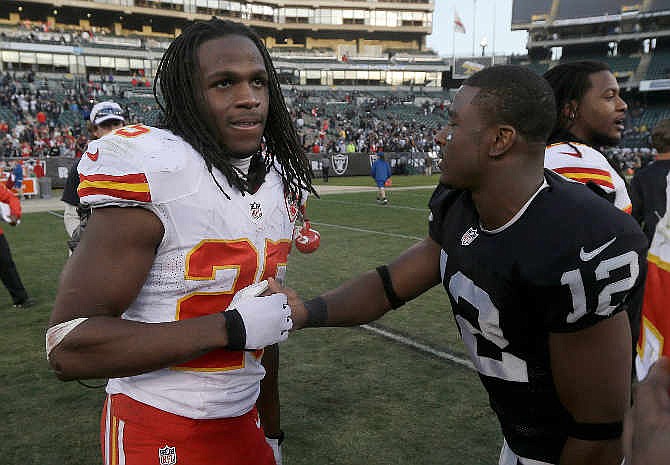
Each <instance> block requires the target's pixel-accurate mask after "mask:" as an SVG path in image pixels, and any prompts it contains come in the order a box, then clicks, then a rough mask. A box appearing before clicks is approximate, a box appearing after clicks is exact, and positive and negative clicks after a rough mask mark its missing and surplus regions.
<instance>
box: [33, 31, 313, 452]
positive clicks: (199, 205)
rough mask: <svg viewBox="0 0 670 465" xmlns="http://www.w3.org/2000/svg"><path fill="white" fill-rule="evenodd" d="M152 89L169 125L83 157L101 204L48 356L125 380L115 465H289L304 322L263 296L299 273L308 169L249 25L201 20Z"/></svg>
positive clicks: (89, 200) (67, 275)
mask: <svg viewBox="0 0 670 465" xmlns="http://www.w3.org/2000/svg"><path fill="white" fill-rule="evenodd" d="M154 94H155V95H156V98H157V100H158V102H159V105H160V106H161V109H162V119H161V128H156V127H148V126H144V125H141V124H136V125H130V126H126V127H124V128H121V129H117V130H116V131H114V132H112V133H111V134H108V135H106V136H104V137H102V138H100V139H98V140H96V141H94V142H92V143H91V144H90V145H89V147H88V151H87V154H86V156H85V157H84V158H82V161H81V163H80V165H79V174H80V185H79V195H80V198H81V201H82V203H83V204H85V205H89V206H90V207H92V209H93V213H92V215H91V218H90V220H89V223H88V226H87V232H86V234H85V235H84V237H83V240H82V242H81V243H80V245H79V247H78V248H77V249H76V251H75V252H74V254H73V255H72V257H71V258H70V260H69V261H68V262H67V264H66V266H65V269H64V271H63V274H62V277H61V283H60V286H59V290H58V293H57V296H56V302H55V304H54V308H53V312H52V315H51V320H50V322H49V329H48V330H47V340H46V349H47V357H48V358H49V361H50V363H51V366H52V367H53V369H54V370H55V372H56V374H57V375H58V377H59V378H61V379H64V380H69V379H85V378H101V377H105V378H109V382H108V384H107V389H106V390H107V394H108V395H107V398H106V402H105V407H104V411H103V418H102V423H101V443H102V444H101V445H102V455H103V459H104V463H105V464H118V463H125V464H127V465H145V464H148V463H166V464H167V463H185V464H189V465H205V464H207V465H211V464H213V463H216V464H223V465H226V464H248V465H259V464H260V465H273V464H275V463H281V453H280V450H279V442H280V441H281V436H282V434H281V430H280V429H279V406H278V393H277V382H276V379H277V378H276V375H277V361H278V358H277V357H278V353H277V351H276V344H277V343H278V342H281V341H283V340H285V339H286V338H287V337H288V330H289V328H290V327H291V324H292V322H291V318H290V308H289V307H288V305H287V300H286V298H285V297H284V296H282V295H267V293H265V295H262V294H263V292H264V290H265V289H266V287H267V282H268V281H269V282H272V281H273V280H274V279H278V280H280V281H281V280H282V279H283V277H284V276H285V272H286V262H287V256H288V253H289V250H290V248H291V243H292V242H291V241H292V237H293V232H294V226H295V225H294V223H295V220H296V217H297V216H298V214H299V213H300V209H301V208H304V203H305V200H306V197H307V194H308V193H309V192H314V191H313V188H312V185H311V177H310V172H309V167H308V164H307V162H306V159H305V156H304V153H303V151H302V147H301V146H300V144H299V142H298V138H297V136H296V133H295V130H294V128H293V125H292V124H291V119H290V116H289V114H288V111H287V109H286V106H285V103H284V99H283V97H282V94H281V89H280V87H279V82H278V79H277V76H276V73H275V70H274V67H273V64H272V62H271V59H270V56H269V54H268V52H267V50H266V48H265V47H264V45H263V43H262V42H261V40H260V39H259V38H258V36H257V35H256V34H255V33H254V32H252V31H251V30H250V29H249V28H248V27H246V26H244V25H242V24H238V23H234V22H231V21H223V20H219V19H216V18H213V19H211V20H209V21H202V22H195V23H193V24H191V25H190V26H189V27H187V28H186V29H185V30H184V32H183V33H182V34H181V35H180V36H179V37H178V38H177V39H175V40H174V41H173V43H172V44H171V45H170V47H169V48H168V50H167V51H166V53H165V55H164V56H163V58H162V60H161V63H160V66H159V68H158V70H157V74H156V83H155V86H154ZM263 349H265V351H263ZM261 380H263V381H262V382H261ZM261 385H262V387H261ZM259 395H260V397H259ZM257 407H258V411H257ZM259 415H260V418H259ZM261 424H262V427H261ZM264 434H265V435H264Z"/></svg>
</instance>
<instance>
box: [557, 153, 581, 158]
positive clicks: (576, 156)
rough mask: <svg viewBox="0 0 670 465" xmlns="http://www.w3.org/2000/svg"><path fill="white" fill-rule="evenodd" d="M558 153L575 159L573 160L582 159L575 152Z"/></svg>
mask: <svg viewBox="0 0 670 465" xmlns="http://www.w3.org/2000/svg"><path fill="white" fill-rule="evenodd" d="M558 153H560V154H563V155H570V156H571V157H575V158H582V154H581V153H579V152H576V153H575V152H558Z"/></svg>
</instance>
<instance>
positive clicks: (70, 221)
mask: <svg viewBox="0 0 670 465" xmlns="http://www.w3.org/2000/svg"><path fill="white" fill-rule="evenodd" d="M125 124H126V120H125V117H124V116H123V109H122V108H121V106H119V104H118V103H116V102H113V101H111V100H108V101H105V102H100V103H97V104H96V105H94V106H93V108H92V109H91V113H90V115H89V123H88V133H89V134H90V135H91V139H92V140H97V139H100V138H101V137H103V136H106V135H107V134H109V133H111V132H112V131H114V130H116V129H119V128H121V127H123V126H124V125H125ZM84 156H87V157H89V158H97V154H96V153H95V152H94V153H89V152H88V151H86V152H85V155H84ZM80 161H81V157H79V158H75V160H74V163H73V164H72V166H71V167H70V170H69V172H68V176H67V179H66V180H65V186H64V187H63V195H62V197H61V200H62V201H63V202H64V203H65V211H64V212H63V222H64V223H65V231H67V235H68V236H69V238H70V239H69V240H68V248H69V249H70V253H72V251H73V250H74V249H75V247H76V246H77V244H78V243H79V240H80V238H81V237H80V236H81V232H83V228H85V223H86V220H87V219H88V216H89V214H90V212H91V210H90V208H87V207H84V206H82V205H81V203H80V202H79V194H77V188H78V187H79V173H78V172H77V167H78V166H79V162H80Z"/></svg>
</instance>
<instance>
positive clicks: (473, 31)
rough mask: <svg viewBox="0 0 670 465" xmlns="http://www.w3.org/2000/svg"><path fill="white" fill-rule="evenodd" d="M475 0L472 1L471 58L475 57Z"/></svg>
mask: <svg viewBox="0 0 670 465" xmlns="http://www.w3.org/2000/svg"><path fill="white" fill-rule="evenodd" d="M476 21H477V0H472V56H475V40H476V38H477V34H476V32H477V23H476Z"/></svg>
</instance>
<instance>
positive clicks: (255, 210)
mask: <svg viewBox="0 0 670 465" xmlns="http://www.w3.org/2000/svg"><path fill="white" fill-rule="evenodd" d="M249 215H250V216H251V219H252V220H253V221H259V220H260V219H261V218H263V210H262V209H261V204H260V203H258V202H251V203H250V204H249Z"/></svg>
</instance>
